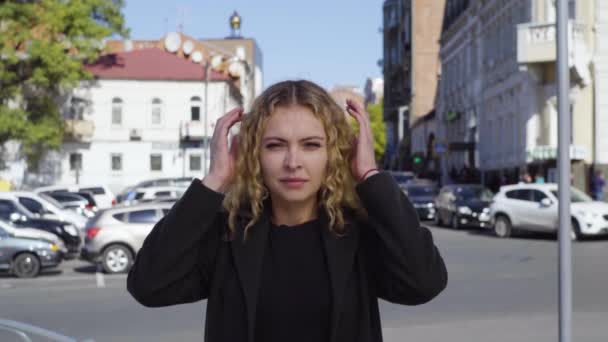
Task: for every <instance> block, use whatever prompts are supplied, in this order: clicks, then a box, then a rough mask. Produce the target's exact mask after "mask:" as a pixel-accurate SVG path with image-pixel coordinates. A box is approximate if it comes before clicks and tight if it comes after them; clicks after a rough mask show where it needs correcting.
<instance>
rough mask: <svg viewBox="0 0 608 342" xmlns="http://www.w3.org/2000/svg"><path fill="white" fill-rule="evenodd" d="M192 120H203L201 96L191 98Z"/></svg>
mask: <svg viewBox="0 0 608 342" xmlns="http://www.w3.org/2000/svg"><path fill="white" fill-rule="evenodd" d="M190 120H192V121H201V98H200V97H198V96H193V97H192V98H190Z"/></svg>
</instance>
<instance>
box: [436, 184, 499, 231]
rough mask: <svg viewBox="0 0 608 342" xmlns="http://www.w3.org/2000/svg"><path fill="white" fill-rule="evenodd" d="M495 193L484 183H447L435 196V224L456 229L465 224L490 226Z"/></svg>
mask: <svg viewBox="0 0 608 342" xmlns="http://www.w3.org/2000/svg"><path fill="white" fill-rule="evenodd" d="M493 197H494V194H493V193H492V192H491V191H490V190H489V189H487V188H485V187H484V186H482V185H476V184H454V185H446V186H444V187H443V188H441V190H440V191H439V195H437V197H436V198H435V209H436V210H437V214H436V215H435V224H437V225H438V226H443V225H450V226H451V227H452V228H454V229H459V228H461V227H464V226H475V227H488V226H490V202H491V201H492V198H493Z"/></svg>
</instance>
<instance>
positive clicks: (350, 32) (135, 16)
mask: <svg viewBox="0 0 608 342" xmlns="http://www.w3.org/2000/svg"><path fill="white" fill-rule="evenodd" d="M234 10H237V11H238V12H239V14H240V15H241V16H242V17H243V25H242V34H243V36H244V37H247V38H254V39H255V40H256V41H257V43H258V44H259V45H260V47H261V49H262V53H263V56H264V75H265V76H264V86H265V87H267V86H268V85H270V84H273V83H275V82H278V81H281V80H284V79H290V78H306V79H309V80H312V81H314V82H317V83H319V84H320V85H322V86H324V87H327V88H331V87H332V86H334V85H338V84H339V85H343V84H347V85H355V86H359V87H363V83H364V81H365V79H366V77H370V76H371V77H378V76H381V70H380V68H379V67H378V66H377V61H378V59H380V58H382V34H381V33H379V32H378V29H379V28H380V27H381V26H382V1H381V0H368V1H360V0H351V1H347V0H325V1H322V0H306V1H293V0H283V1H279V0H249V1H247V0H221V1H220V0H216V1H211V0H198V1H197V0H175V1H161V0H147V1H144V0H126V7H125V9H124V14H125V17H126V21H127V26H128V27H129V28H130V29H131V38H133V39H157V38H160V37H162V36H164V35H165V33H166V32H167V30H168V31H169V32H170V31H176V30H177V27H178V23H179V22H182V23H183V32H184V33H186V34H188V35H191V36H193V37H197V38H224V37H226V36H227V35H228V34H229V32H230V30H229V26H228V18H229V17H230V15H231V14H232V12H233V11H234Z"/></svg>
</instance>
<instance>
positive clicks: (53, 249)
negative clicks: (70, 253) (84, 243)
mask: <svg viewBox="0 0 608 342" xmlns="http://www.w3.org/2000/svg"><path fill="white" fill-rule="evenodd" d="M49 248H50V249H51V250H52V251H53V252H57V251H58V250H59V246H57V245H56V244H54V243H52V244H51V245H50V246H49Z"/></svg>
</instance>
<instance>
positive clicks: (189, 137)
mask: <svg viewBox="0 0 608 342" xmlns="http://www.w3.org/2000/svg"><path fill="white" fill-rule="evenodd" d="M212 134H213V128H211V127H208V129H207V135H208V136H211V135H212ZM179 136H180V138H181V140H186V141H202V140H204V138H205V124H204V123H203V122H202V121H184V122H182V123H181V125H180V130H179Z"/></svg>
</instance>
